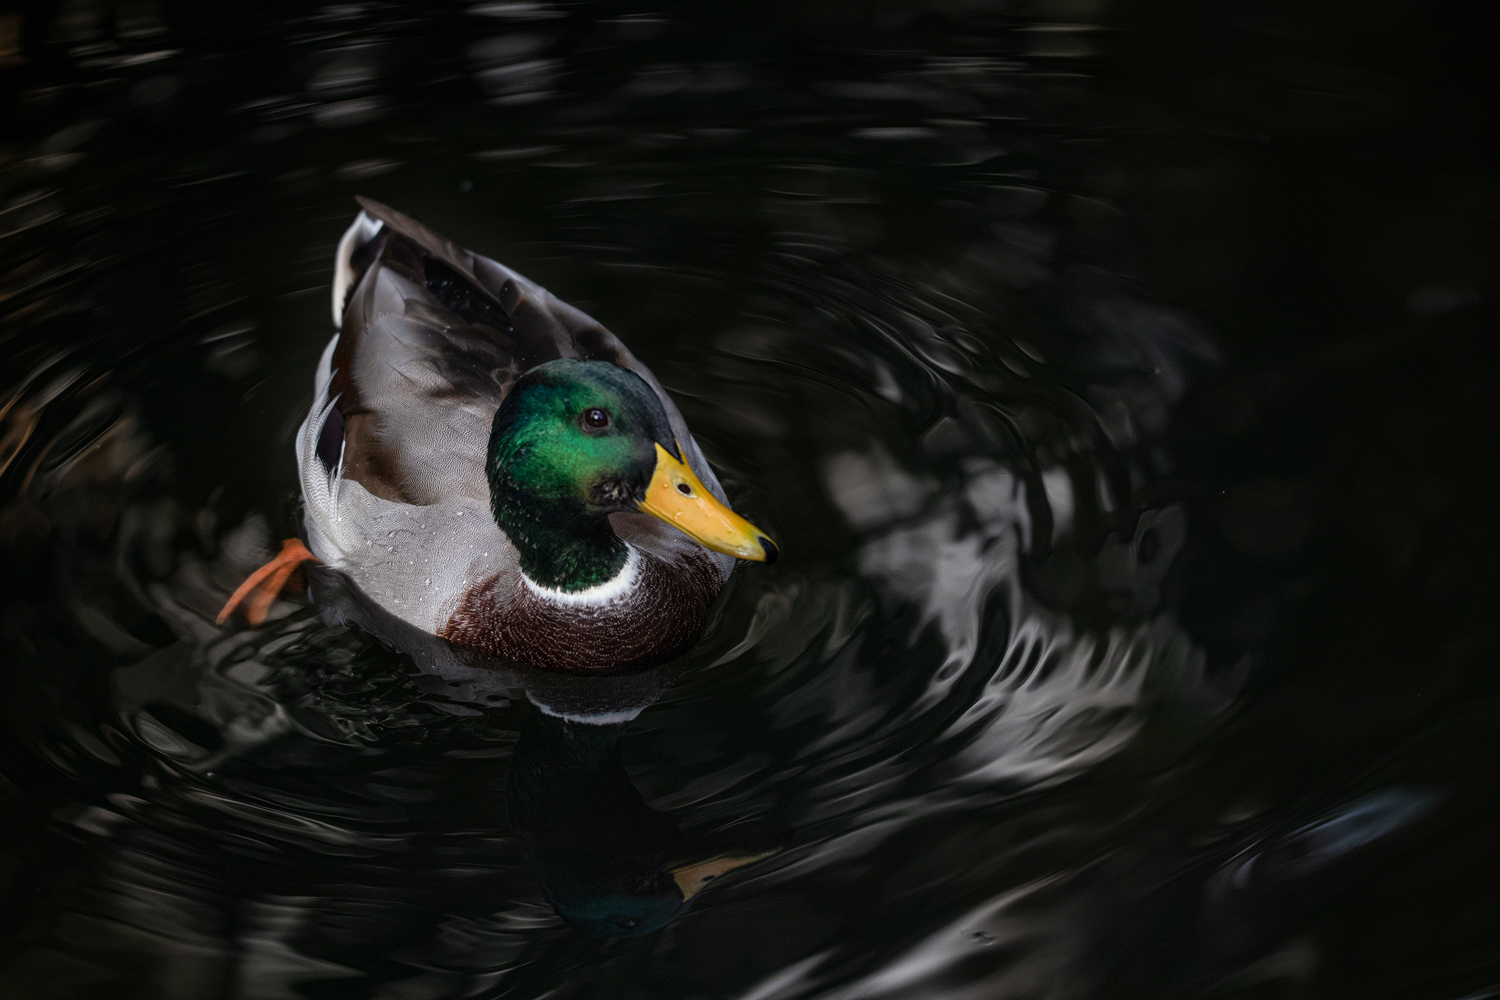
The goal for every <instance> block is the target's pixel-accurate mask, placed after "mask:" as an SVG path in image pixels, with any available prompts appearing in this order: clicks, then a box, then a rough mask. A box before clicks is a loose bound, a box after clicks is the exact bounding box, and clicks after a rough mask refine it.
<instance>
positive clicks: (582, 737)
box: [310, 567, 790, 937]
mask: <svg viewBox="0 0 1500 1000" xmlns="http://www.w3.org/2000/svg"><path fill="white" fill-rule="evenodd" d="M310 583H311V589H312V593H313V596H314V599H315V600H316V601H317V602H318V605H319V607H320V609H321V610H322V612H323V615H324V617H325V618H326V619H329V620H330V621H331V622H353V623H355V624H358V625H359V626H361V627H362V628H363V629H364V630H365V631H367V632H370V633H371V634H372V635H374V636H375V637H376V638H378V639H381V640H382V641H384V642H385V643H387V644H388V645H391V646H393V647H395V648H397V649H399V650H400V651H402V652H404V653H406V654H407V655H409V656H410V657H411V658H412V660H413V662H414V663H415V664H416V665H417V668H418V670H419V671H420V672H421V675H420V677H419V678H418V679H417V680H418V683H419V684H421V686H423V687H424V688H426V689H427V690H428V691H429V692H430V693H431V694H432V695H433V696H434V698H435V699H441V700H437V701H436V702H435V703H437V704H439V705H440V706H442V707H445V708H446V709H447V710H449V711H453V712H455V713H459V714H465V713H469V712H475V711H478V709H476V708H473V707H470V706H473V705H475V704H476V703H477V704H494V703H495V702H497V701H502V700H504V701H514V702H520V701H526V702H530V703H531V705H532V706H534V708H535V711H532V712H529V713H527V715H526V717H525V721H524V723H523V726H522V730H521V738H520V741H519V743H518V745H517V747H516V751H515V755H514V757H513V758H512V760H511V765H510V772H509V777H508V779H507V783H506V797H507V798H506V802H507V813H508V816H509V820H510V823H511V826H512V828H513V829H514V830H515V832H516V833H517V835H518V836H519V837H520V838H521V840H522V841H523V842H524V843H525V845H526V850H525V860H526V863H527V865H528V866H529V867H530V868H531V870H532V872H533V873H534V874H535V875H536V877H537V880H538V881H539V882H540V883H541V885H542V889H543V892H544V893H545V895H546V897H547V901H548V903H550V904H551V906H552V908H553V909H554V910H555V911H556V912H557V914H558V916H560V917H562V919H563V920H564V921H566V922H567V923H568V924H569V925H570V926H572V927H574V928H575V929H577V930H579V931H583V932H584V933H587V934H593V935H598V936H602V937H630V936H634V935H638V934H646V933H649V932H651V931H654V930H658V929H660V928H662V927H664V926H665V925H666V924H668V923H669V922H671V921H672V920H673V919H674V918H676V917H678V916H680V915H681V914H682V913H683V912H684V911H685V910H687V908H688V907H689V906H690V905H691V904H692V902H693V900H694V899H695V898H696V897H697V896H698V895H699V893H701V892H702V891H703V889H704V888H705V887H706V886H707V885H708V884H709V883H710V882H712V881H713V880H714V879H717V878H719V877H721V876H724V875H727V874H729V873H730V872H733V871H735V870H736V869H738V868H742V867H744V866H746V865H749V864H752V863H754V862H756V861H760V860H763V859H765V858H768V857H770V856H772V855H773V854H776V853H778V852H779V851H781V850H782V849H783V848H784V847H785V846H786V845H787V843H788V842H789V840H790V831H788V830H785V829H781V828H775V829H772V828H766V829H750V830H745V829H741V830H739V831H736V834H735V835H734V836H733V837H732V838H729V837H719V836H703V837H697V836H689V835H686V834H684V833H683V832H682V831H681V830H680V829H679V828H678V824H677V820H676V819H675V818H674V817H672V816H671V815H669V814H667V813H664V812H661V811H659V810H656V809H653V808H651V807H650V806H649V805H647V803H646V801H645V799H644V798H643V797H642V796H641V793H640V792H639V791H637V790H636V788H635V786H634V785H633V784H632V783H631V781H630V778H629V776H628V775H627V774H626V772H625V767H624V764H623V762H622V761H621V758H620V747H619V740H620V735H621V734H622V733H623V732H624V729H625V726H626V725H627V724H628V723H629V722H630V721H631V720H632V719H634V718H635V717H636V716H637V715H639V714H640V713H641V712H642V711H643V710H645V709H646V708H647V707H648V706H650V705H651V704H653V703H654V702H655V701H656V700H657V699H658V698H659V697H660V696H661V695H662V693H663V692H664V691H665V690H666V688H667V687H668V685H669V684H670V683H671V680H672V677H673V675H674V668H673V666H672V665H670V664H668V665H664V666H661V667H657V668H654V669H651V670H645V671H638V672H633V673H626V674H616V675H613V676H596V675H571V674H561V673H555V672H550V671H544V670H537V669H534V668H530V667H525V666H522V665H519V664H515V663H511V662H509V661H504V660H499V659H495V658H492V657H489V656H486V655H485V654H482V653H479V652H477V651H475V650H471V649H467V648H465V647H461V646H455V645H452V644H450V643H447V642H445V641H444V640H442V639H440V638H437V637H436V636H430V635H427V634H425V633H423V632H421V631H420V630H418V629H415V628H412V627H411V626H409V625H407V624H406V623H405V622H402V621H399V620H398V619H395V618H393V617H392V616H390V615H387V614H385V613H383V612H382V611H381V610H380V609H379V608H378V607H375V606H374V605H373V603H372V602H370V601H369V600H368V598H366V597H365V596H364V594H363V593H362V592H361V591H359V590H358V588H357V587H355V586H354V585H353V584H352V583H351V582H350V581H349V580H348V579H347V578H346V577H344V576H342V575H341V574H338V573H335V572H332V571H329V570H326V569H324V568H322V567H317V568H315V570H314V572H313V573H312V574H311V580H310Z"/></svg>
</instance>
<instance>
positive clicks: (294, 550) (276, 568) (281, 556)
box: [216, 538, 318, 625]
mask: <svg viewBox="0 0 1500 1000" xmlns="http://www.w3.org/2000/svg"><path fill="white" fill-rule="evenodd" d="M309 560H311V561H312V562H317V561H318V557H317V556H315V555H313V554H312V553H311V552H309V551H308V550H307V546H305V545H303V544H302V540H301V539H299V538H288V539H287V540H286V541H284V542H282V543H281V551H280V552H278V553H277V554H276V558H275V559H272V560H271V561H270V562H268V563H266V564H265V565H264V566H262V567H261V568H260V569H258V570H256V571H255V572H254V573H251V574H250V578H249V579H248V580H246V581H245V582H244V583H242V584H240V587H239V589H238V590H236V591H235V592H234V593H233V594H231V595H230V597H229V601H228V603H226V604H225V605H224V610H223V611H220V612H219V617H218V618H217V619H216V621H217V622H218V623H219V624H220V625H223V624H224V623H225V622H226V621H228V620H229V616H230V615H232V614H234V609H235V608H237V607H239V606H240V602H241V601H244V600H245V598H246V597H247V596H249V597H250V600H249V601H247V602H246V603H245V617H246V618H247V619H249V621H250V624H251V625H260V624H261V623H263V622H264V621H265V620H266V614H267V613H268V612H269V611H270V610H271V602H272V601H274V600H276V598H277V596H278V595H279V594H280V593H281V591H282V588H284V587H285V586H286V582H287V580H288V579H290V578H291V575H292V573H293V572H294V571H295V570H296V569H297V567H299V566H301V565H302V564H303V563H305V562H308V561H309ZM252 595H253V596H252Z"/></svg>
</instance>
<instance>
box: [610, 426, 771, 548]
mask: <svg viewBox="0 0 1500 1000" xmlns="http://www.w3.org/2000/svg"><path fill="white" fill-rule="evenodd" d="M677 450H678V451H681V450H682V445H680V444H679V445H678V446H677ZM639 506H640V508H641V510H643V511H645V512H646V513H647V514H650V515H651V516H652V517H659V518H661V519H662V520H663V521H666V522H667V523H668V524H670V525H672V526H673V527H675V528H677V529H678V530H679V531H681V532H682V533H683V534H684V535H687V536H688V537H689V538H691V539H693V540H694V541H696V542H697V543H698V544H699V545H702V546H703V547H704V548H709V549H713V550H714V551H715V552H723V553H724V554H725V555H731V556H735V557H736V558H739V559H752V560H754V561H755V562H775V561H776V556H777V549H776V543H775V542H773V541H771V540H770V539H769V538H767V537H766V535H765V532H763V531H761V530H760V529H759V528H757V527H756V526H755V525H753V524H751V523H750V522H749V521H747V520H745V519H744V518H743V517H740V516H739V515H738V514H736V513H735V512H734V511H732V510H730V509H729V508H728V507H726V506H724V505H723V504H722V503H720V502H719V501H718V500H717V499H716V498H715V497H714V495H713V494H712V493H710V492H708V490H707V488H705V487H704V485H703V484H702V483H701V482H699V480H698V477H697V476H695V475H693V470H692V469H690V468H688V467H687V465H686V464H685V463H683V462H679V461H677V459H675V458H673V457H672V453H671V452H669V451H667V449H665V448H663V447H662V446H661V445H660V444H657V446H656V471H655V472H654V473H653V474H652V476H651V485H649V486H647V487H646V499H645V500H644V501H642V502H641V503H640V504H639Z"/></svg>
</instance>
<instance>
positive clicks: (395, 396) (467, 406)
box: [219, 198, 777, 670]
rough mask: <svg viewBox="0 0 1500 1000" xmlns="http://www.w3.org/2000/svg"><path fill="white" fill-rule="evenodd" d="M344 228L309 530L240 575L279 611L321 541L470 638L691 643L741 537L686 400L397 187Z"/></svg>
mask: <svg viewBox="0 0 1500 1000" xmlns="http://www.w3.org/2000/svg"><path fill="white" fill-rule="evenodd" d="M359 203H360V206H361V209H362V210H361V211H360V213H359V215H358V216H357V217H356V218H355V220H354V223H353V225H351V226H350V227H349V229H348V231H347V232H346V233H345V234H344V236H343V239H342V240H340V241H339V246H338V251H337V254H336V257H335V261H334V283H333V321H334V328H335V329H336V330H337V331H338V332H337V333H335V335H334V337H333V339H332V340H331V341H330V342H329V343H328V346H327V348H326V349H325V350H324V352H323V356H322V360H321V361H320V362H319V364H318V369H317V375H316V378H315V380H314V395H313V400H314V401H313V406H312V409H311V411H310V412H309V414H308V416H307V419H306V420H305V421H304V422H303V424H302V426H301V428H300V429H299V431H298V432H297V438H296V448H297V467H298V471H299V475H300V479H301V487H302V501H303V502H302V511H303V524H304V530H305V536H306V541H305V543H304V542H303V541H302V540H301V539H291V540H288V541H287V542H285V543H283V547H282V551H281V554H280V555H278V556H277V557H276V558H275V559H273V560H272V561H271V562H270V563H268V564H267V565H266V566H263V567H261V569H260V570H257V571H256V573H254V574H252V576H251V577H250V579H248V580H246V581H245V583H244V585H243V586H241V587H240V588H239V590H237V591H236V592H235V594H234V595H233V596H232V597H231V598H230V600H229V602H228V603H227V604H226V605H225V607H224V610H223V612H221V614H220V616H219V619H220V621H221V622H222V621H224V620H226V619H227V618H228V616H229V615H230V614H231V613H232V612H233V611H234V610H235V608H236V607H238V606H239V605H240V604H241V603H242V602H246V608H245V610H246V613H247V615H248V617H250V618H251V620H252V621H253V622H255V621H258V620H263V619H264V617H265V615H266V613H267V610H268V609H269V607H270V605H271V603H272V601H273V600H274V599H275V597H276V594H277V593H278V592H279V591H280V590H281V588H282V587H283V586H284V585H285V584H286V582H287V580H288V579H289V577H290V576H291V574H292V572H293V571H294V570H295V569H296V568H297V567H298V566H299V565H300V564H301V563H303V562H305V561H307V560H310V559H316V560H318V561H320V562H322V563H323V564H325V565H326V566H327V567H331V568H333V569H335V570H338V571H339V572H341V573H343V574H345V575H346V576H347V577H348V578H349V579H350V580H351V581H352V582H353V583H354V584H355V585H356V586H358V587H359V588H360V589H361V590H362V591H363V592H364V593H365V594H366V595H368V596H369V598H370V599H371V600H373V601H374V602H375V603H376V604H378V605H379V606H380V607H381V608H383V609H384V610H385V611H386V612H388V613H390V614H392V615H394V616H396V617H397V618H400V619H402V620H403V621H406V622H408V623H410V624H411V625H413V626H415V627H417V628H420V629H422V630H423V631H424V632H427V633H430V634H432V635H436V636H439V637H442V638H444V639H447V640H448V641H450V642H454V643H457V644H459V645H462V646H467V647H470V648H473V649H477V650H480V651H482V652H484V653H488V654H490V655H493V656H499V657H504V658H507V659H511V660H515V661H519V662H521V663H527V664H532V665H535V666H541V667H547V668H552V669H561V670H610V669H614V670H618V669H625V668H634V667H639V666H646V665H650V664H653V663H658V662H662V661H664V660H667V659H671V658H672V657H674V656H677V655H678V654H680V653H681V652H683V651H684V650H685V649H686V648H687V647H688V646H690V645H691V644H692V643H693V642H695V641H696V639H697V638H698V635H699V634H700V632H701V631H702V628H703V624H704V619H705V616H706V614H707V611H708V608H709V605H710V604H711V602H712V601H713V600H714V598H715V596H716V595H717V594H718V593H719V591H720V589H722V587H723V586H724V583H725V581H726V580H727V579H728V578H729V574H730V572H731V570H732V568H733V566H734V564H735V560H736V559H746V560H752V561H759V562H771V561H772V560H774V559H775V558H776V555H777V548H776V545H775V544H774V543H773V542H772V541H771V539H770V538H769V537H767V535H766V533H765V532H763V531H761V530H760V529H759V528H756V527H755V526H754V525H753V524H751V523H750V522H749V521H746V520H745V519H744V518H742V517H740V516H739V515H738V514H736V513H734V511H732V510H731V509H730V508H729V505H728V501H727V499H726V497H725V495H724V489H723V487H722V486H720V484H719V481H718V479H717V478H716V477H715V476H714V473H713V470H712V469H711V468H709V465H708V463H707V461H706V460H705V459H704V457H703V453H702V451H700V450H699V448H698V444H697V442H696V441H694V440H693V435H692V434H691V433H690V432H689V431H688V428H687V424H686V423H684V421H683V419H682V414H681V413H679V412H678V411H677V407H676V406H675V405H673V403H672V400H671V398H670V397H668V396H667V394H666V392H665V391H664V390H663V389H662V387H661V385H660V383H658V382H657V381H656V379H655V377H654V376H653V375H652V374H651V372H650V371H649V370H647V368H646V366H645V365H643V364H641V363H640V362H639V361H637V360H636V358H635V356H634V355H632V354H631V353H630V351H629V350H628V349H626V347H625V345H624V344H622V343H620V341H619V340H618V339H616V338H615V336H614V335H613V334H611V333H610V332H609V331H608V330H606V329H605V328H604V327H603V326H601V325H600V324H599V323H597V322H596V321H594V320H593V319H591V318H590V317H588V316H586V315H585V314H584V313H582V312H580V311H579V310H577V309H575V308H573V307H572V306H569V305H567V304H566V303H564V302H561V301H559V300H558V299H556V298H554V297H553V296H552V295H550V294H549V293H548V292H547V291H546V290H545V289H543V288H541V287H539V286H537V285H535V284H533V283H532V282H530V281H528V280H526V279H525V278H523V277H522V276H521V275H519V274H517V273H516V272H514V271H512V270H510V269H509V268H507V267H505V266H504V265H501V264H498V263H496V262H495V261H493V260H490V259H488V258H486V257H481V256H479V255H478V254H475V253H472V252H470V251H468V250H465V249H463V248H461V247H459V246H457V245H456V244H454V243H451V242H450V241H448V240H447V239H444V238H443V237H442V236H439V235H438V234H437V233H435V232H433V231H432V230H430V229H428V228H427V227H426V226H423V225H422V224H421V223H419V222H417V221H416V220H414V219H411V218H409V217H408V216H405V215H403V214H401V213H400V212H397V211H394V210H392V209H390V208H387V207H386V206H384V205H381V204H378V203H376V202H373V201H370V200H368V199H363V198H361V199H359Z"/></svg>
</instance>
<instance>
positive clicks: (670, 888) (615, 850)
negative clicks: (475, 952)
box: [507, 712, 784, 937]
mask: <svg viewBox="0 0 1500 1000" xmlns="http://www.w3.org/2000/svg"><path fill="white" fill-rule="evenodd" d="M624 728H625V726H624V724H623V723H614V724H610V725H589V724H587V723H582V722H576V721H571V720H568V719H562V718H558V717H557V716H554V715H549V714H547V713H545V712H537V713H535V714H534V715H533V716H532V717H531V718H530V719H529V720H528V725H527V728H526V729H525V730H524V731H523V733H522V736H521V742H520V746H519V747H518V748H517V750H516V756H515V758H514V759H513V761H512V763H511V770H510V780H509V782H508V784H507V794H508V796H509V798H508V806H509V814H510V821H511V825H512V826H513V827H514V828H515V830H516V832H517V833H518V834H519V835H520V836H521V838H522V840H524V841H525V843H526V863H527V864H528V865H529V866H530V867H531V870H532V871H533V872H535V873H536V877H537V879H538V880H539V881H540V882H541V883H542V887H543V890H544V891H545V892H546V895H547V901H548V902H549V903H551V904H552V908H553V909H554V910H556V911H557V914H558V915H559V916H561V917H562V918H563V919H564V920H566V921H567V922H568V923H569V924H570V925H571V926H573V927H575V928H577V929H578V930H580V931H583V932H585V933H587V934H595V935H599V936H602V937H629V936H632V935H636V934H645V933H647V932H649V931H654V930H657V929H659V928H661V927H663V926H665V925H666V924H667V923H669V922H670V921H671V920H672V919H674V918H675V917H677V916H678V915H680V914H681V913H682V912H683V911H684V910H686V909H687V908H688V906H689V905H690V904H691V903H692V901H693V899H694V898H695V897H697V895H698V894H699V893H700V892H701V891H702V890H703V888H704V887H705V886H707V885H708V884H709V883H710V882H711V881H713V880H714V879H716V878H718V877H720V876H722V875H726V874H728V873H729V872H732V871H734V870H735V869H737V868H741V867H743V866H745V865H748V864H751V863H752V862H755V861H759V860H761V859H763V858H767V857H770V856H771V855H772V854H775V853H776V852H777V851H779V850H780V849H781V847H782V846H783V843H784V837H783V836H782V835H780V834H778V833H775V832H767V833H763V834H761V835H759V836H754V835H751V836H748V837H742V838H741V839H740V841H739V842H738V843H729V842H726V841H721V840H719V839H717V838H711V837H710V838H698V837H688V836H685V835H683V833H682V832H681V831H680V830H679V829H678V826H677V821H676V820H675V819H674V818H673V817H672V816H670V815H668V814H667V813H664V812H660V811H658V810H656V809H652V808H651V807H650V806H649V805H647V804H646V801H645V800H644V799H643V798H642V797H641V794H640V792H638V791H636V788H635V786H634V785H632V784H631V783H630V779H629V777H627V776H626V774H625V767H624V765H623V764H622V763H621V760H620V749H619V736H620V733H621V731H622V730H623V729H624Z"/></svg>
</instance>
